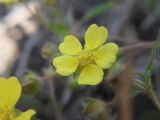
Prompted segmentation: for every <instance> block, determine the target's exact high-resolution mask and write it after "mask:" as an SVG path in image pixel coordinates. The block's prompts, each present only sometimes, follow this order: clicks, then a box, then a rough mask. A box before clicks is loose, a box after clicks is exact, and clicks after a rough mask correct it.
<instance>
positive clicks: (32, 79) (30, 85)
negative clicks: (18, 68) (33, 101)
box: [22, 71, 40, 94]
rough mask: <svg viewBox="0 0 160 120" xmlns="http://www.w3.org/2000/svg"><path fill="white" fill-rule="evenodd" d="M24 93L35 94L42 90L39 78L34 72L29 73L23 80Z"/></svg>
mask: <svg viewBox="0 0 160 120" xmlns="http://www.w3.org/2000/svg"><path fill="white" fill-rule="evenodd" d="M22 86H23V93H26V94H34V93H37V92H38V91H39V89H40V83H39V81H38V76H37V75H36V74H35V73H34V72H32V71H27V72H26V73H25V75H24V76H23V79H22Z"/></svg>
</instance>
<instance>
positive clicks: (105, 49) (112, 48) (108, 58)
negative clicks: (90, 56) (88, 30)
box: [94, 43, 118, 69]
mask: <svg viewBox="0 0 160 120" xmlns="http://www.w3.org/2000/svg"><path fill="white" fill-rule="evenodd" d="M117 53H118V46H117V45H116V44H114V43H108V44H105V45H103V46H102V47H100V48H99V49H98V50H97V51H96V53H95V54H94V60H95V62H96V63H97V64H98V65H99V66H100V67H101V68H103V69H107V68H110V67H111V66H112V64H113V63H114V62H115V61H116V54H117Z"/></svg>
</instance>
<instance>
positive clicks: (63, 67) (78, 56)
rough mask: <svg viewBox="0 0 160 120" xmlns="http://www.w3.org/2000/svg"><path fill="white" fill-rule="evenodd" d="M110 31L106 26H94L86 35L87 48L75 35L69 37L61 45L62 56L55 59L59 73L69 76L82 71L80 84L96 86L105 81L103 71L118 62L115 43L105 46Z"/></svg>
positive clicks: (79, 78)
mask: <svg viewBox="0 0 160 120" xmlns="http://www.w3.org/2000/svg"><path fill="white" fill-rule="evenodd" d="M107 37H108V30H107V29H106V28H105V27H104V26H100V27H99V26H97V25H96V24H92V25H91V26H90V27H89V28H88V30H87V32H86V33H85V46H84V49H83V48H82V45H81V43H80V42H79V40H78V39H77V38H76V37H75V36H73V35H67V36H66V37H65V38H64V41H63V42H62V43H61V44H60V45H59V50H60V52H61V53H62V54H63V55H62V56H59V57H56V58H54V59H53V65H54V66H55V68H56V71H57V73H59V74H60V75H62V76H69V75H71V74H72V73H74V72H75V71H76V70H77V71H80V72H79V76H78V83H79V84H81V85H96V84H98V83H100V82H101V81H102V79H103V75H104V73H103V69H108V68H110V67H111V66H112V64H113V63H114V62H115V61H116V54H117V53H118V46H117V45H116V44H115V43H108V44H104V43H105V41H106V39H107ZM103 44H104V45H103Z"/></svg>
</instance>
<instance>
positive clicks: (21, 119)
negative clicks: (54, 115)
mask: <svg viewBox="0 0 160 120" xmlns="http://www.w3.org/2000/svg"><path fill="white" fill-rule="evenodd" d="M35 113H36V112H35V111H34V110H32V109H30V110H27V111H26V112H23V113H21V114H20V115H19V116H18V117H16V118H14V119H13V120H31V118H32V116H33V115H34V114H35Z"/></svg>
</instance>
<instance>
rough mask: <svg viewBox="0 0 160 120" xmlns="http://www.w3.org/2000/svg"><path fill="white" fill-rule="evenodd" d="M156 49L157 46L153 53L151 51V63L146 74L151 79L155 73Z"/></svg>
mask: <svg viewBox="0 0 160 120" xmlns="http://www.w3.org/2000/svg"><path fill="white" fill-rule="evenodd" d="M156 48H157V46H156V45H154V47H153V48H152V51H151V55H150V58H149V63H148V65H147V68H146V70H145V74H146V76H148V77H149V78H150V77H151V75H152V73H153V68H154V62H155V57H156Z"/></svg>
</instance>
